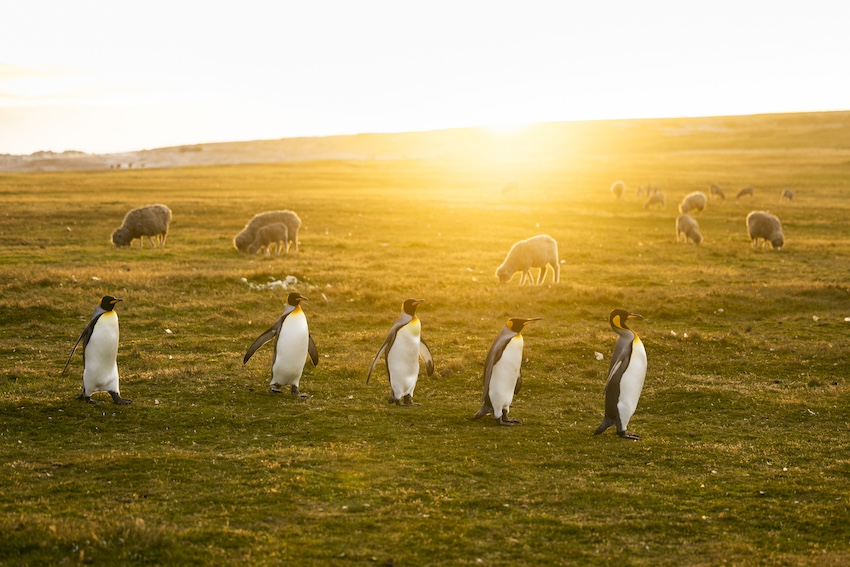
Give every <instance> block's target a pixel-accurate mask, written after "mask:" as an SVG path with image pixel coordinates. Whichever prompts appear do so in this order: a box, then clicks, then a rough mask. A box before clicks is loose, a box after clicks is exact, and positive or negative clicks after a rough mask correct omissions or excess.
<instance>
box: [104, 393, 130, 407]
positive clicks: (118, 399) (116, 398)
mask: <svg viewBox="0 0 850 567" xmlns="http://www.w3.org/2000/svg"><path fill="white" fill-rule="evenodd" d="M109 395H110V396H112V401H113V402H114V403H115V405H118V406H129V405H130V404H132V403H133V400H128V399H127V398H122V397H121V396H120V395H119V394H118V392H109Z"/></svg>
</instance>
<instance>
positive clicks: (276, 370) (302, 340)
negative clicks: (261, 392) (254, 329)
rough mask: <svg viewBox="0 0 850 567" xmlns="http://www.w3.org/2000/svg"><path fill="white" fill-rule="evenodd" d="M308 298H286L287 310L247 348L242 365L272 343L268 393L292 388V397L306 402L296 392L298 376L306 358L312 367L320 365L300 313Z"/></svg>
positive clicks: (304, 319) (300, 393)
mask: <svg viewBox="0 0 850 567" xmlns="http://www.w3.org/2000/svg"><path fill="white" fill-rule="evenodd" d="M306 299H307V298H306V297H304V296H303V295H301V294H300V293H295V292H293V293H290V294H289V295H288V296H287V297H286V307H285V308H284V310H283V315H281V317H280V319H278V320H277V321H275V323H274V325H272V326H271V327H270V328H269V329H267V330H266V331H265V332H264V333H263V334H262V335H260V336H259V337H257V339H256V340H255V341H254V342H253V343H252V344H251V346H250V347H249V348H248V352H246V353H245V358H244V359H242V364H246V363H247V362H248V360H249V359H250V358H251V356H252V355H253V354H254V353H255V352H256V351H257V349H258V348H260V347H261V346H263V345H264V344H266V343H267V342H269V341H270V340H272V339H274V354H273V355H272V379H271V384H270V387H271V391H272V392H274V393H276V394H280V393H282V392H283V390H281V386H291V391H292V395H293V396H297V397H299V398H309V397H310V396H308V395H307V394H304V393H302V392H301V391H299V390H298V383H299V382H300V381H301V373H302V372H303V371H304V362H305V359H306V358H307V355H308V354H309V355H310V360H311V361H312V362H313V366H317V365H318V364H319V351H318V350H317V349H316V343H315V342H313V337H312V336H310V332H309V330H308V328H307V317H306V316H305V315H304V311H302V310H301V302H302V301H305V300H306Z"/></svg>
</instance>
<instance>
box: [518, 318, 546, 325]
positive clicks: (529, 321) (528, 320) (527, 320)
mask: <svg viewBox="0 0 850 567" xmlns="http://www.w3.org/2000/svg"><path fill="white" fill-rule="evenodd" d="M542 320H543V317H532V318H531V319H526V320H525V322H524V323H523V324H522V326H523V327H525V326H526V325H528V324H529V323H533V322H534V321H542Z"/></svg>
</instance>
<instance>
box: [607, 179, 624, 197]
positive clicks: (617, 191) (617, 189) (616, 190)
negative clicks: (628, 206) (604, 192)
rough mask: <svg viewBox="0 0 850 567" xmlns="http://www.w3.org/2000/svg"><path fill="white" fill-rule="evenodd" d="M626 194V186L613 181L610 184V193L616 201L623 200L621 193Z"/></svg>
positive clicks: (620, 182)
mask: <svg viewBox="0 0 850 567" xmlns="http://www.w3.org/2000/svg"><path fill="white" fill-rule="evenodd" d="M625 192H626V184H625V183H623V182H622V181H615V182H614V183H612V184H611V193H613V194H614V196H615V197H616V198H618V199H622V198H623V193H625Z"/></svg>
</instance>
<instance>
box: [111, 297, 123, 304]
mask: <svg viewBox="0 0 850 567" xmlns="http://www.w3.org/2000/svg"><path fill="white" fill-rule="evenodd" d="M119 301H124V300H123V299H118V298H117V297H116V298H115V299H113V300H112V301H110V302H109V303H111V304H112V305H115V304H116V303H118V302H119Z"/></svg>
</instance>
